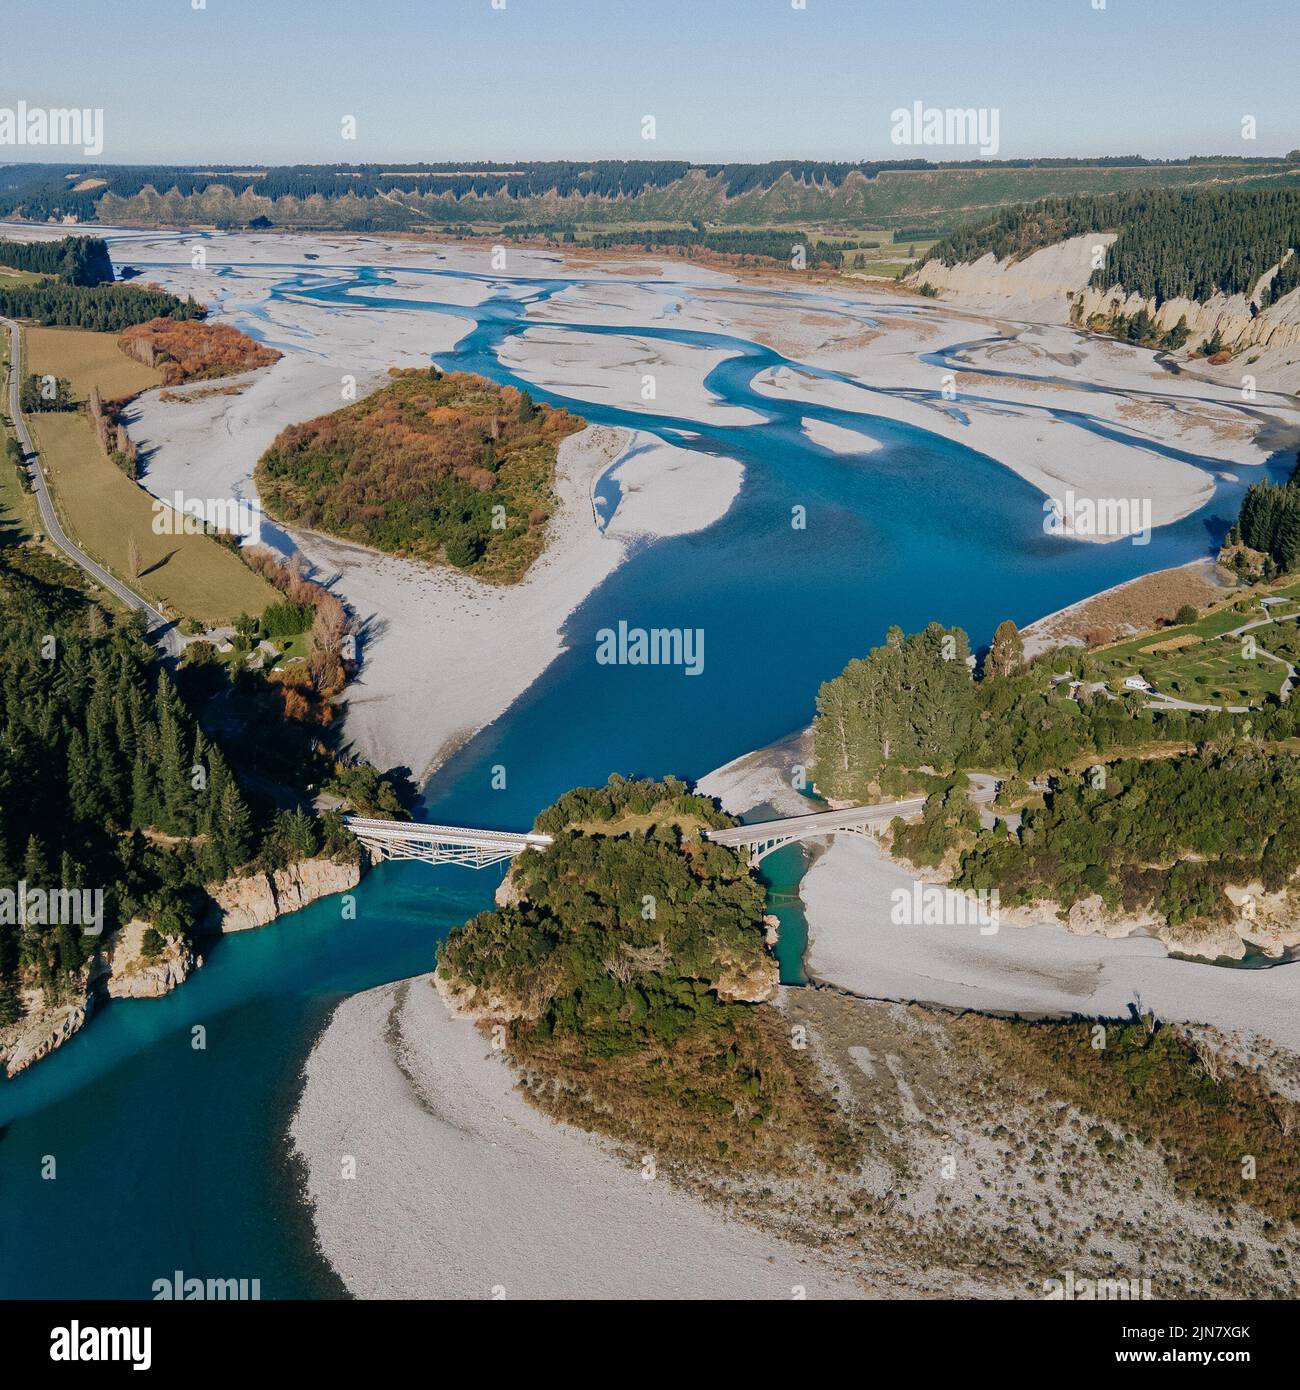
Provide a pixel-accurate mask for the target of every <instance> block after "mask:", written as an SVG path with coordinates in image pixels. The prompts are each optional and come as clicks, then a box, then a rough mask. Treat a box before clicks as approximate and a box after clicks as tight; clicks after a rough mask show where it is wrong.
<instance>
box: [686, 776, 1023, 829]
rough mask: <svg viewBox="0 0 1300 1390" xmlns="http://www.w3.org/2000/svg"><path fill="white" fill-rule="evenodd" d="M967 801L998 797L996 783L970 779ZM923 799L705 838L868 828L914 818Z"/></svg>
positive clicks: (821, 813)
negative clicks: (882, 823)
mask: <svg viewBox="0 0 1300 1390" xmlns="http://www.w3.org/2000/svg"><path fill="white" fill-rule="evenodd" d="M971 782H972V786H971V790H970V799H971V801H972V802H973V803H975V804H977V805H980V804H983V803H985V802H988V801H992V800H993V798H994V797H995V796H996V795H997V782H996V780H995V779H993V778H991V777H987V778H986V777H982V776H980V777H973V778H972V779H971ZM925 801H926V798H925V797H923V796H912V797H907V798H905V799H904V800H902V801H881V802H877V803H876V804H875V805H871V806H850V807H848V808H847V809H846V810H842V811H813V812H811V813H810V814H809V815H806V816H783V817H781V818H780V819H779V820H766V821H751V822H750V823H749V824H748V825H737V826H729V827H727V828H726V829H725V830H708V831H706V832H705V834H706V836H707V837H708V838H709V839H710V840H712V841H713V842H714V844H718V845H733V846H735V845H747V844H751V843H752V842H753V841H754V840H755V838H759V839H763V840H766V839H769V838H771V837H772V836H781V835H791V834H793V835H796V836H798V837H799V838H801V839H802V838H805V837H810V836H812V835H814V834H815V833H816V832H817V831H819V830H820V831H826V832H829V831H832V830H843V829H844V828H846V827H848V826H856V825H868V824H871V823H872V822H874V821H880V820H893V818H894V817H895V816H912V815H917V814H919V813H920V812H921V811H923V810H924V809H925Z"/></svg>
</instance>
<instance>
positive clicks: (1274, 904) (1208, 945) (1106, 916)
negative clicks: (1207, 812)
mask: <svg viewBox="0 0 1300 1390" xmlns="http://www.w3.org/2000/svg"><path fill="white" fill-rule="evenodd" d="M1224 893H1225V894H1226V895H1227V897H1228V899H1229V900H1230V901H1231V902H1232V904H1233V906H1234V907H1235V908H1236V909H1237V911H1236V914H1235V916H1234V917H1232V918H1231V919H1230V920H1229V921H1226V922H1219V923H1216V924H1214V925H1207V924H1206V923H1203V922H1201V923H1187V924H1183V925H1179V926H1171V925H1170V924H1169V923H1168V922H1167V921H1166V920H1165V919H1164V917H1163V916H1161V915H1160V914H1159V913H1155V912H1122V913H1119V912H1112V911H1110V910H1109V909H1108V908H1107V907H1106V905H1105V903H1104V902H1103V900H1102V899H1101V897H1100V896H1099V895H1098V894H1095V893H1094V894H1093V895H1091V896H1090V897H1087V898H1080V899H1079V901H1078V902H1076V903H1074V904H1073V905H1072V906H1071V907H1070V909H1069V911H1068V912H1067V911H1064V910H1063V909H1062V908H1061V907H1060V905H1059V904H1057V903H1053V902H1037V903H1033V904H1031V905H1029V906H1026V907H1012V908H1005V907H1004V908H1002V909H1001V910H1000V912H999V914H998V917H999V922H1000V924H1001V925H1002V926H1007V927H1033V926H1037V925H1039V924H1040V923H1041V922H1043V921H1044V920H1046V919H1048V918H1050V917H1053V916H1054V917H1056V918H1057V919H1058V920H1060V921H1061V922H1062V923H1063V925H1064V926H1065V927H1066V928H1068V929H1069V930H1070V931H1072V932H1075V933H1076V934H1077V935H1080V936H1105V937H1110V938H1117V937H1124V936H1132V935H1134V933H1136V932H1145V933H1146V934H1148V935H1150V936H1154V937H1156V938H1157V939H1158V940H1159V941H1160V942H1162V943H1163V944H1164V945H1165V946H1166V947H1167V948H1168V949H1169V950H1170V951H1174V952H1176V953H1177V954H1179V955H1183V956H1196V957H1198V958H1200V959H1202V960H1242V959H1244V958H1245V956H1246V955H1247V954H1248V953H1249V952H1250V951H1252V950H1254V951H1259V952H1262V953H1263V954H1264V955H1266V956H1273V957H1276V958H1279V959H1280V958H1281V957H1282V956H1284V955H1285V954H1286V953H1287V952H1288V951H1291V950H1294V949H1295V948H1296V947H1298V946H1300V886H1293V887H1288V888H1284V889H1282V890H1281V891H1280V892H1276V893H1269V892H1266V891H1265V889H1264V885H1263V884H1262V883H1248V884H1244V885H1236V884H1229V885H1228V886H1227V887H1225V889H1224Z"/></svg>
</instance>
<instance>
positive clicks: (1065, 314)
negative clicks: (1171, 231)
mask: <svg viewBox="0 0 1300 1390" xmlns="http://www.w3.org/2000/svg"><path fill="white" fill-rule="evenodd" d="M1115 236H1116V233H1114V232H1085V233H1084V234H1083V235H1081V236H1075V237H1070V238H1068V239H1067V240H1065V241H1062V242H1058V243H1057V244H1056V245H1055V246H1046V247H1044V248H1043V249H1042V250H1041V251H1035V252H1034V253H1033V254H1032V255H1029V256H1026V257H1024V259H1023V260H1019V261H999V260H996V259H995V258H994V257H993V256H992V255H987V256H981V257H980V259H979V260H977V261H969V262H964V263H962V264H960V265H954V266H947V265H944V264H943V263H942V262H941V261H927V262H926V263H925V264H924V265H923V266H921V267H920V268H919V269H917V270H915V271H913V272H912V273H911V274H910V275H909V276H908V277H907V281H908V283H909V284H910V285H912V286H914V287H915V286H919V285H924V284H930V285H932V286H933V287H934V288H935V289H937V290H941V291H947V292H949V294H950V295H951V297H952V298H953V300H954V302H956V303H958V304H959V305H961V306H962V307H966V308H971V309H979V310H981V311H984V312H988V313H994V314H1000V315H1005V316H1007V317H1013V318H1025V319H1029V320H1032V321H1034V322H1042V323H1058V324H1068V323H1074V324H1077V325H1078V326H1080V327H1086V326H1087V324H1088V321H1089V319H1091V318H1092V317H1093V316H1094V315H1098V314H1100V315H1103V316H1106V317H1109V316H1111V315H1114V314H1117V313H1118V314H1123V315H1125V316H1126V317H1131V316H1132V315H1134V314H1136V313H1137V312H1138V310H1140V309H1146V311H1147V313H1149V314H1150V315H1151V317H1152V318H1153V319H1154V320H1155V322H1156V324H1157V325H1158V326H1159V327H1160V328H1161V329H1162V330H1164V331H1166V332H1167V331H1168V330H1169V329H1171V328H1174V327H1175V326H1176V325H1177V323H1178V321H1179V319H1184V318H1185V319H1186V320H1187V327H1188V330H1189V337H1188V339H1187V344H1186V349H1187V350H1195V349H1196V348H1197V347H1199V346H1200V345H1201V344H1202V343H1204V342H1207V341H1208V340H1210V339H1211V338H1213V337H1214V335H1215V334H1216V333H1217V334H1218V336H1219V339H1220V341H1221V342H1222V343H1223V344H1224V346H1225V347H1226V348H1229V349H1231V350H1232V351H1233V352H1242V351H1245V350H1246V349H1248V348H1249V349H1259V350H1260V351H1266V352H1273V351H1277V352H1278V353H1279V354H1281V353H1284V352H1289V354H1290V356H1291V357H1295V356H1296V355H1297V354H1296V352H1295V349H1297V348H1300V290H1292V291H1291V292H1290V294H1287V295H1284V296H1283V297H1282V298H1281V299H1280V300H1278V302H1277V303H1276V304H1270V305H1269V306H1268V308H1267V309H1262V310H1258V311H1253V310H1252V300H1251V299H1249V298H1247V297H1246V296H1245V295H1242V294H1236V295H1222V294H1216V295H1214V296H1213V297H1212V298H1211V299H1208V300H1205V301H1204V302H1201V301H1199V300H1195V299H1168V300H1166V301H1165V302H1164V303H1163V304H1161V305H1160V306H1159V307H1157V306H1156V302H1155V300H1154V299H1144V298H1143V297H1142V296H1141V295H1138V294H1130V293H1128V292H1126V291H1125V290H1124V288H1123V287H1122V286H1115V287H1113V288H1111V289H1108V290H1099V289H1094V288H1092V287H1091V286H1090V285H1089V284H1088V281H1089V279H1090V278H1091V276H1092V272H1093V269H1094V266H1095V264H1096V260H1097V248H1099V247H1102V248H1104V247H1107V246H1109V245H1110V244H1111V242H1113V241H1114V240H1115ZM1277 269H1278V267H1277V266H1274V267H1273V268H1272V269H1271V270H1269V271H1268V272H1267V273H1266V274H1265V275H1262V276H1261V277H1260V279H1259V283H1258V284H1257V285H1256V286H1255V287H1254V291H1253V296H1254V298H1255V299H1258V296H1259V294H1260V292H1261V291H1262V289H1263V288H1264V286H1266V285H1267V284H1269V283H1270V282H1271V281H1272V278H1273V276H1274V275H1275V274H1276V273H1277ZM1271 365H1282V364H1280V363H1273V364H1271Z"/></svg>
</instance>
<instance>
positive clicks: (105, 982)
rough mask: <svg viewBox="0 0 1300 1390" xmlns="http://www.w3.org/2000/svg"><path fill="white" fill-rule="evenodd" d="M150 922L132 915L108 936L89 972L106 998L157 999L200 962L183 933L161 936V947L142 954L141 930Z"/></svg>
mask: <svg viewBox="0 0 1300 1390" xmlns="http://www.w3.org/2000/svg"><path fill="white" fill-rule="evenodd" d="M151 925H152V924H151V923H149V922H146V921H143V920H141V919H140V918H138V917H136V918H133V919H132V920H131V921H129V922H128V923H127V924H126V925H125V926H124V927H122V928H121V929H120V930H119V931H116V932H114V933H113V935H112V936H111V937H110V938H109V939H108V941H107V943H106V944H105V946H104V949H103V950H102V951H101V952H100V956H99V964H98V968H97V969H96V971H95V972H94V973H93V975H92V982H93V983H94V985H95V987H96V990H97V991H99V992H102V993H103V994H106V995H107V996H108V997H109V998H110V999H157V998H158V997H159V996H160V995H164V994H169V993H170V992H171V991H172V990H174V989H175V988H176V986H177V985H179V984H183V983H184V982H185V981H186V980H187V979H189V976H190V973H191V972H192V971H194V970H196V969H197V968H198V967H199V966H200V965H202V964H203V957H202V956H196V955H195V954H194V947H193V946H191V945H190V943H189V942H188V941H186V939H185V938H184V937H183V936H164V937H163V939H162V941H163V948H162V951H161V952H160V953H159V954H158V955H155V956H146V955H145V953H144V934H145V932H147V931H148V930H149V928H150V926H151Z"/></svg>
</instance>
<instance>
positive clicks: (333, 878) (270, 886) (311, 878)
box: [208, 858, 361, 932]
mask: <svg viewBox="0 0 1300 1390" xmlns="http://www.w3.org/2000/svg"><path fill="white" fill-rule="evenodd" d="M360 881H361V869H360V867H359V866H358V865H356V864H337V863H335V862H334V860H332V859H326V858H321V859H303V860H301V861H300V862H299V863H297V864H291V865H289V867H288V868H287V869H275V870H273V871H272V872H271V873H257V874H250V875H248V876H247V877H244V878H239V877H236V878H229V879H227V880H226V881H225V882H224V883H220V884H217V885H216V886H215V887H212V888H209V889H208V896H209V897H210V898H211V899H212V902H213V914H212V920H213V922H214V924H215V925H216V926H217V927H218V928H219V929H220V930H221V931H223V932H232V931H247V930H248V929H249V928H250V927H264V926H265V925H266V924H267V923H268V922H271V921H274V920H275V918H277V917H279V916H282V915H283V914H284V913H286V912H297V911H298V909H299V908H302V907H306V906H307V904H308V903H313V902H315V901H316V899H317V898H323V897H327V896H328V895H329V894H331V893H345V892H347V890H348V889H349V888H355V887H356V886H357V884H358V883H359V882H360Z"/></svg>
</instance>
